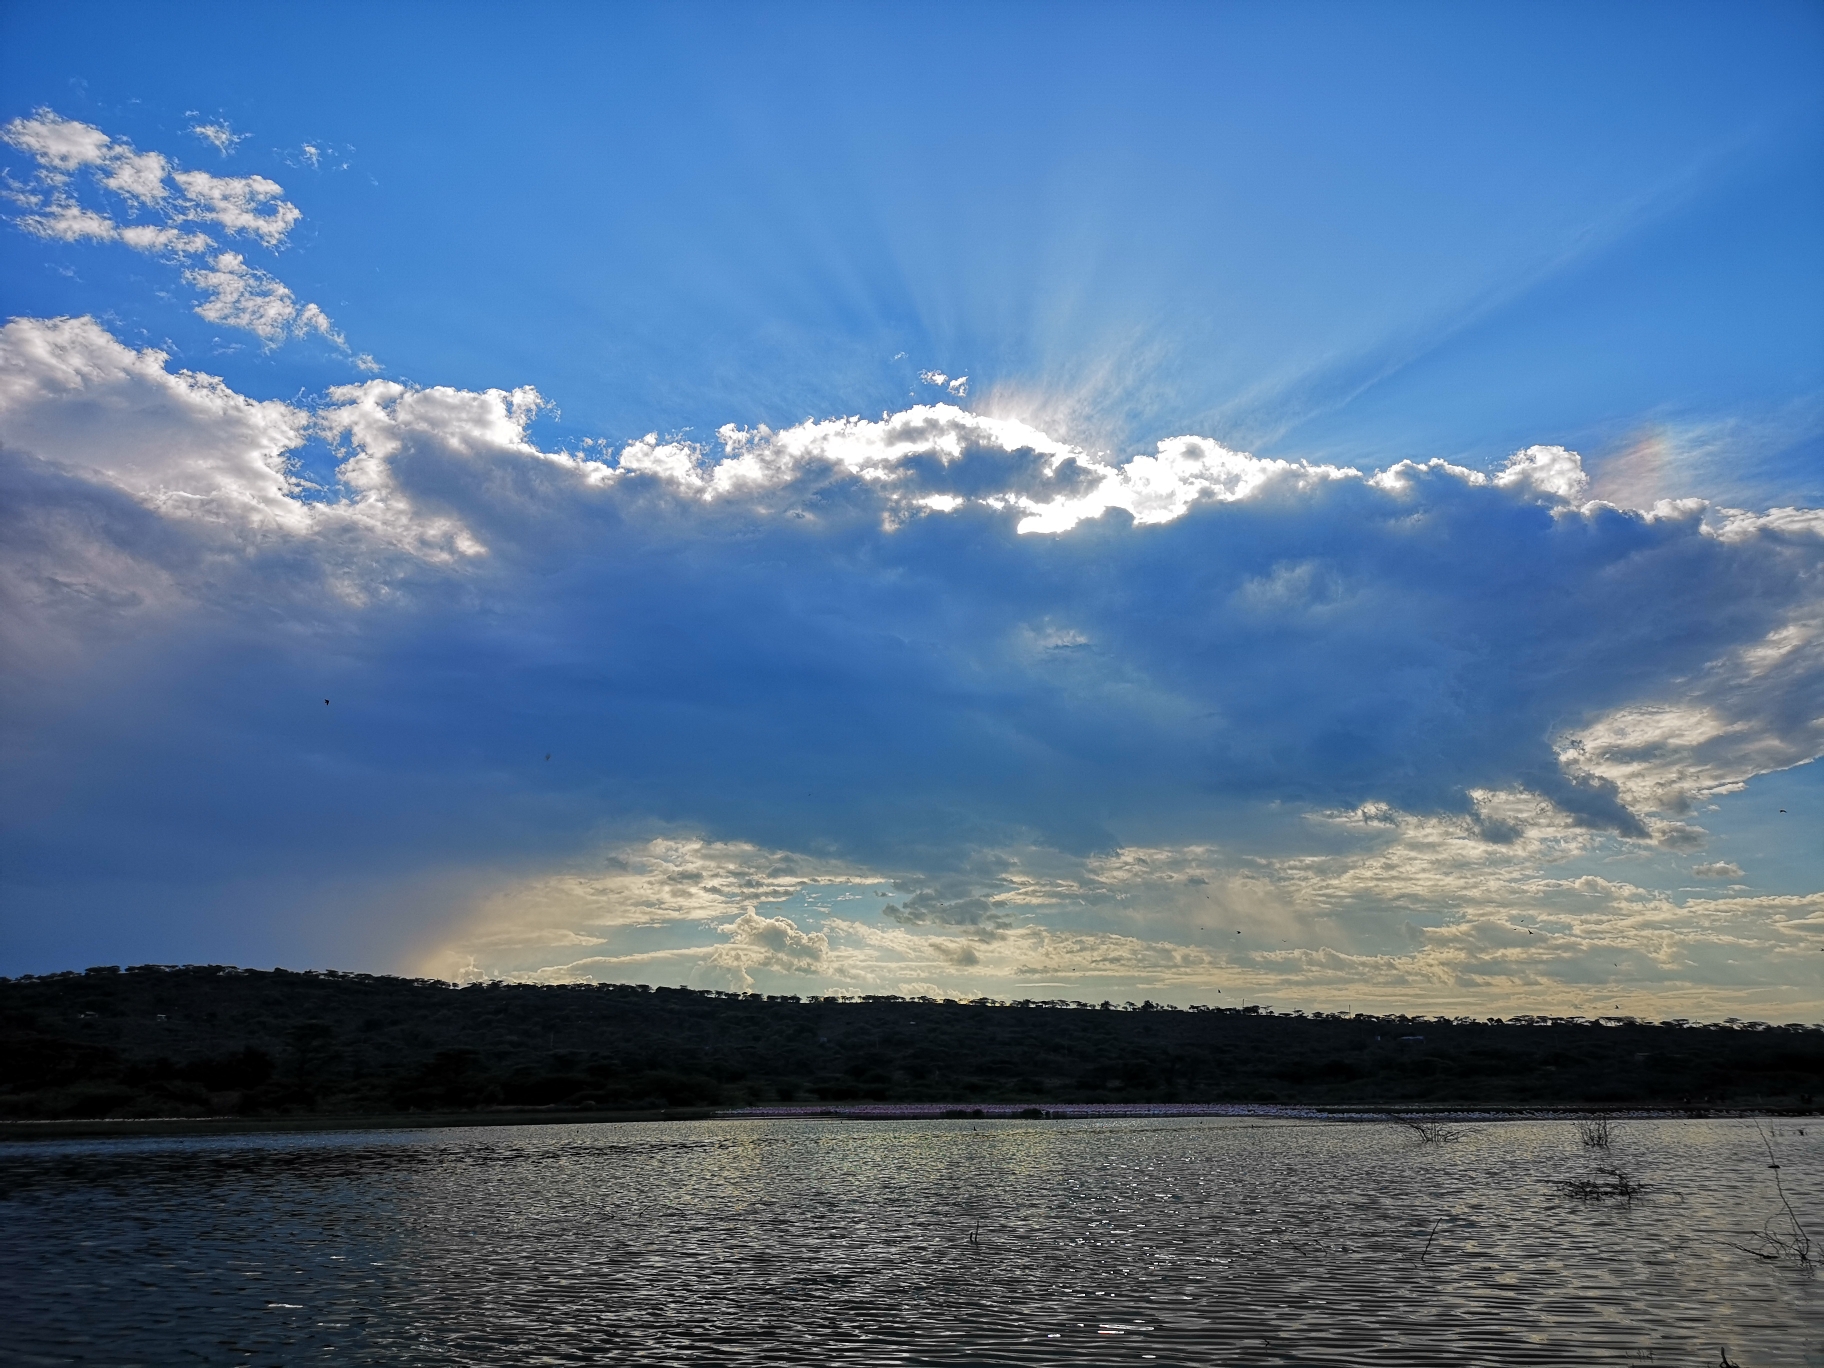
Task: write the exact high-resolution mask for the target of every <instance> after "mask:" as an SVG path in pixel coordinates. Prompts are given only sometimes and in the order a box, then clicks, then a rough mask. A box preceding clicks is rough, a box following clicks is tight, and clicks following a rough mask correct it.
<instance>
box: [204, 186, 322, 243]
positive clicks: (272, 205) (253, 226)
mask: <svg viewBox="0 0 1824 1368" xmlns="http://www.w3.org/2000/svg"><path fill="white" fill-rule="evenodd" d="M172 179H173V180H175V181H176V182H177V183H178V185H180V186H182V187H183V191H184V195H185V197H186V198H187V199H188V200H189V208H188V212H189V214H190V215H191V216H193V217H195V218H199V219H206V220H209V221H210V222H213V223H219V224H221V226H222V227H224V228H226V229H227V230H228V231H229V232H231V233H241V234H245V235H246V236H248V237H252V238H257V239H258V240H259V241H260V242H262V243H264V244H265V245H266V246H268V247H277V246H278V245H279V244H280V243H281V242H283V241H284V240H285V237H286V235H287V234H288V233H290V232H291V230H292V228H293V227H295V226H296V224H297V222H298V219H299V218H300V217H301V215H300V213H299V210H298V207H297V205H295V204H293V203H291V202H290V201H289V200H283V199H280V198H279V196H280V195H282V194H284V193H285V188H284V187H283V186H281V185H279V184H278V183H277V182H276V181H269V180H267V179H266V177H264V176H212V175H210V174H209V173H208V172H207V171H178V172H176V173H174V174H173V176H172Z"/></svg>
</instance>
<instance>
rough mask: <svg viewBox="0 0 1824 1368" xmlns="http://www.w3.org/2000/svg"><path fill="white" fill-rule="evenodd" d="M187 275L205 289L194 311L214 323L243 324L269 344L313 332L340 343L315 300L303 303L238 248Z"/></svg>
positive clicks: (326, 316)
mask: <svg viewBox="0 0 1824 1368" xmlns="http://www.w3.org/2000/svg"><path fill="white" fill-rule="evenodd" d="M184 279H185V280H186V281H187V282H188V283H190V284H191V285H194V286H196V288H197V289H199V290H201V291H203V293H204V299H203V302H202V303H201V304H198V305H197V306H196V312H197V313H198V314H200V315H201V316H202V317H204V318H206V319H208V320H209V321H210V322H211V323H220V324H222V325H223V326H225V327H230V328H241V329H244V330H245V331H247V332H250V333H253V334H254V335H255V336H257V337H260V338H262V339H263V340H264V341H266V342H267V343H268V344H269V345H271V344H276V343H278V342H282V341H284V340H285V338H287V337H301V336H303V335H304V334H305V333H310V332H316V333H321V334H322V335H323V336H325V337H327V338H328V339H329V340H330V341H332V342H335V343H337V344H338V345H341V344H342V341H343V339H342V335H341V334H340V333H339V332H337V331H336V330H335V328H334V326H333V325H332V324H331V323H330V321H329V317H328V315H327V314H325V313H324V312H323V311H322V310H321V309H319V308H318V307H317V306H316V305H315V304H306V305H304V306H303V307H302V308H299V307H298V301H297V298H296V296H294V295H293V294H292V292H291V291H290V290H289V289H288V288H286V286H285V285H284V284H283V283H281V282H280V281H278V280H276V279H275V278H273V277H272V276H270V275H268V274H266V272H264V271H262V270H260V269H259V268H258V267H256V266H249V265H248V264H247V262H246V259H245V258H244V257H242V256H241V255H240V254H239V253H238V252H223V253H221V254H220V255H219V256H217V257H215V258H214V259H213V260H211V261H210V263H209V265H208V267H207V268H200V267H199V268H195V269H192V270H188V271H185V272H184Z"/></svg>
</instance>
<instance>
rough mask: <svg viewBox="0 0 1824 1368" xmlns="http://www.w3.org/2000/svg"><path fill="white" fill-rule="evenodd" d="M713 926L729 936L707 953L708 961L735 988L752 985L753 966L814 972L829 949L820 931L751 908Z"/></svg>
mask: <svg viewBox="0 0 1824 1368" xmlns="http://www.w3.org/2000/svg"><path fill="white" fill-rule="evenodd" d="M716 929H717V930H719V931H720V932H721V933H722V934H723V935H725V936H727V937H728V938H729V939H728V943H727V944H725V945H719V946H717V947H716V948H715V949H714V950H712V951H711V952H710V953H709V956H708V962H709V964H711V965H712V966H714V967H715V968H716V969H719V970H721V971H722V972H723V973H724V974H726V975H727V976H728V980H729V986H731V987H735V988H742V989H746V988H751V987H753V984H754V978H753V975H754V971H756V970H766V971H770V972H772V973H775V974H778V973H786V974H805V973H814V972H816V971H817V969H818V968H819V967H820V966H821V965H822V964H823V961H824V957H825V956H827V955H828V954H829V950H830V939H829V937H828V936H825V935H824V934H822V933H821V932H808V933H807V932H804V931H800V930H799V929H798V928H797V927H796V926H795V925H793V924H792V922H791V921H789V920H788V919H786V918H785V917H762V916H760V915H758V914H757V913H755V912H754V911H753V910H752V909H749V910H748V911H746V912H743V913H742V914H741V915H740V916H739V917H736V918H735V919H734V920H733V921H732V922H728V923H726V924H724V925H722V926H719V927H717V928H716Z"/></svg>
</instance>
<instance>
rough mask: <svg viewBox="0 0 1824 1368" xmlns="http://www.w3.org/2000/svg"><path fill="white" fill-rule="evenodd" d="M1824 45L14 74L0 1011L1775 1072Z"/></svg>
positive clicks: (1161, 12)
mask: <svg viewBox="0 0 1824 1368" xmlns="http://www.w3.org/2000/svg"><path fill="white" fill-rule="evenodd" d="M1821 72H1824V8H1821V7H1819V6H1818V5H1816V4H1778V3H1758V4H1756V3H1749V4H1732V5H1720V4H1717V5H1680V4H1660V5H1651V6H1648V5H1639V4H1602V3H1579V4H1565V5H1554V4H1527V5H1506V6H1504V5H1499V4H1491V5H1480V6H1461V5H1449V4H1437V5H1433V4H1397V3H1390V4H1384V5H1376V6H1363V5H1355V4H1336V5H1332V4H1315V3H1309V4H1298V3H1290V4H1273V5H1267V4H1246V3H1236V4H1227V5H1195V6H1175V5H1122V6H1072V5H1021V4H970V5H942V4H939V5H921V6H916V7H914V6H893V5H878V6H853V5H775V6H737V5H687V4H669V5H663V6H640V5H631V4H630V5H620V6H590V5H538V4H527V5H516V6H513V7H510V8H509V7H502V6H465V5H461V4H438V5H435V6H431V5H425V6H414V5H410V4H397V5H391V6H383V7H374V6H352V5H337V4H322V5H315V6H311V7H307V8H299V7H282V6H246V5H237V6H198V5H182V4H177V5H167V6H157V7H149V6H143V5H116V4H109V5H93V4H88V5H85V4H80V3H77V4H58V5H50V4H30V3H14V4H9V5H7V6H5V7H3V8H0V92H4V93H3V94H0V172H3V175H4V179H3V180H0V195H3V196H4V198H3V199H0V220H3V221H0V291H3V297H0V318H4V319H5V320H6V321H5V323H4V326H3V327H0V690H3V691H4V692H3V693H0V700H3V703H0V828H3V830H0V974H19V973H43V972H50V971H55V970H60V969H67V968H81V967H83V966H85V965H89V964H115V963H119V964H130V963H144V962H153V963H234V964H243V965H249V966H265V965H273V964H282V965H285V966H288V967H292V968H339V969H356V970H367V971H376V972H398V973H409V974H421V975H429V976H435V977H439V978H445V979H452V980H463V981H466V980H473V979H489V978H518V979H530V980H544V981H553V982H561V981H578V980H603V981H613V982H642V983H651V984H683V985H688V986H692V987H698V988H715V989H721V990H726V991H744V992H766V993H799V994H823V995H829V994H834V995H855V994H879V993H891V994H904V995H913V996H920V995H924V996H934V997H959V998H960V997H969V998H974V997H984V996H985V997H994V998H1000V999H1035V1000H1056V999H1062V1000H1082V1001H1091V1002H1095V1001H1103V1000H1112V1001H1115V1002H1117V1003H1119V1002H1123V1001H1143V1000H1152V1001H1155V1002H1169V1003H1178V1004H1190V1003H1210V1004H1213V1005H1237V1006H1238V1005H1242V1004H1244V1003H1261V1004H1268V1005H1271V1006H1273V1007H1274V1008H1276V1009H1278V1010H1304V1011H1320V1010H1321V1011H1357V1012H1366V1011H1373V1012H1389V1011H1391V1012H1412V1013H1424V1014H1443V1015H1473V1016H1492V1015H1499V1016H1514V1015H1525V1014H1553V1015H1582V1016H1590V1017H1596V1016H1605V1015H1606V1016H1640V1017H1648V1018H1653V1019H1676V1018H1689V1019H1702V1020H1718V1019H1724V1018H1729V1017H1736V1018H1741V1019H1748V1020H1771V1021H1789V1020H1802V1021H1818V1020H1820V1019H1824V779H1821V777H1820V776H1821V774H1824V770H1821V769H1820V767H1819V766H1817V765H1816V764H1814V763H1813V762H1814V761H1815V760H1816V758H1817V757H1818V756H1819V755H1820V754H1824V78H1821V77H1820V73H1821Z"/></svg>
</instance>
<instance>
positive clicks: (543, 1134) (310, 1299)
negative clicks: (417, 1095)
mask: <svg viewBox="0 0 1824 1368" xmlns="http://www.w3.org/2000/svg"><path fill="white" fill-rule="evenodd" d="M1800 1124H1802V1123H1799V1122H1784V1121H1782V1122H1776V1123H1766V1122H1763V1123H1762V1125H1763V1128H1764V1129H1765V1130H1766V1131H1767V1132H1768V1134H1769V1136H1770V1138H1771V1141H1772V1143H1773V1145H1774V1146H1775V1149H1776V1152H1777V1154H1778V1157H1779V1159H1780V1161H1781V1163H1782V1168H1781V1170H1780V1177H1781V1178H1782V1179H1783V1180H1784V1181H1785V1184H1786V1190H1787V1194H1788V1196H1789V1197H1790V1198H1791V1199H1792V1201H1793V1203H1794V1205H1795V1207H1796V1208H1797V1209H1798V1212H1799V1215H1800V1218H1801V1220H1805V1221H1808V1222H1809V1223H1810V1224H1811V1225H1812V1229H1813V1232H1814V1234H1824V1143H1820V1142H1821V1140H1824V1135H1821V1134H1820V1132H1821V1131H1824V1127H1819V1126H1815V1125H1808V1126H1806V1127H1805V1129H1806V1131H1807V1132H1808V1133H1807V1134H1804V1135H1801V1134H1800V1133H1799V1131H1798V1127H1799V1125H1800ZM1461 1129H1462V1134H1461V1137H1460V1138H1458V1139H1456V1140H1454V1141H1452V1142H1449V1143H1445V1144H1427V1143H1424V1142H1422V1141H1421V1140H1420V1139H1418V1137H1416V1136H1415V1135H1413V1134H1412V1133H1411V1132H1409V1131H1407V1130H1405V1129H1403V1128H1400V1127H1396V1126H1391V1125H1347V1124H1335V1123H1330V1124H1324V1123H1317V1124H1296V1123H1285V1122H1260V1121H1239V1120H1232V1119H1172V1120H1123V1121H1090V1122H1085V1121H999V1122H996V1121H973V1122H972V1121H894V1122H854V1121H838V1120H812V1121H711V1122H690V1123H678V1124H661V1125H631V1124H601V1125H584V1126H527V1127H488V1128H476V1129H468V1130H425V1131H392V1132H376V1131H365V1132H344V1133H331V1134H304V1135H297V1134H293V1135H250V1136H223V1137H208V1138H147V1139H135V1140H119V1139H116V1140H107V1141H39V1142H28V1143H17V1144H13V1145H9V1146H6V1147H4V1148H0V1293H3V1296H4V1303H5V1306H6V1308H7V1309H6V1311H5V1313H4V1324H3V1327H0V1341H3V1342H0V1363H4V1364H7V1365H15V1364H17V1365H26V1364H31V1365H50V1364H78V1363H80V1364H110V1365H113V1364H119V1365H126V1364H146V1365H158V1366H159V1368H164V1365H172V1364H189V1363H196V1364H218V1363H220V1364H315V1363H325V1364H336V1363H341V1364H387V1365H392V1364H398V1365H408V1364H410V1365H424V1364H520V1363H528V1364H557V1365H564V1364H600V1363H609V1362H612V1363H616V1364H636V1363H652V1364H677V1363H747V1362H754V1363H794V1364H808V1363H817V1364H824V1363H833V1364H849V1363H854V1364H861V1363H866V1364H965V1363H967V1364H1098V1365H1100V1364H1128V1363H1132V1364H1136V1365H1138V1364H1150V1363H1157V1364H1161V1365H1164V1364H1246V1365H1268V1364H1299V1365H1306V1364H1309V1365H1317V1364H1326V1365H1345V1364H1346V1365H1361V1364H1368V1363H1372V1364H1387V1365H1401V1364H1423V1365H1453V1366H1454V1365H1467V1364H1551V1365H1563V1364H1570V1363H1576V1364H1593V1363H1615V1364H1666V1365H1674V1364H1678V1365H1698V1364H1716V1363H1718V1362H1719V1351H1720V1348H1721V1347H1722V1346H1725V1345H1726V1346H1727V1347H1728V1352H1729V1356H1730V1358H1731V1359H1732V1360H1733V1361H1735V1362H1736V1363H1739V1364H1742V1365H1744V1368H1772V1365H1786V1364H1795V1365H1796V1364H1808V1365H1824V1288H1821V1287H1820V1283H1821V1282H1824V1279H1819V1278H1817V1277H1814V1276H1811V1275H1810V1274H1809V1273H1808V1272H1807V1271H1806V1270H1804V1269H1802V1268H1800V1267H1798V1266H1797V1265H1796V1264H1794V1263H1791V1262H1786V1263H1779V1262H1766V1261H1763V1260H1760V1259H1757V1258H1755V1257H1753V1256H1752V1255H1750V1254H1749V1253H1747V1252H1745V1251H1744V1250H1743V1249H1741V1248H1738V1247H1736V1246H1738V1245H1749V1246H1752V1245H1754V1244H1755V1243H1756V1240H1755V1236H1756V1232H1758V1231H1759V1230H1760V1229H1761V1228H1762V1226H1763V1224H1764V1223H1766V1222H1768V1221H1774V1220H1775V1219H1776V1218H1778V1217H1780V1213H1781V1207H1780V1204H1779V1200H1778V1197H1777V1195H1776V1193H1775V1190H1774V1185H1773V1176H1774V1175H1773V1173H1772V1171H1771V1170H1770V1169H1769V1168H1768V1157H1767V1153H1766V1151H1765V1149H1764V1148H1763V1142H1762V1138H1761V1135H1760V1133H1758V1132H1757V1130H1756V1128H1755V1125H1754V1123H1753V1122H1749V1121H1734V1120H1730V1121H1629V1122H1625V1123H1622V1124H1621V1125H1620V1127H1619V1135H1618V1139H1617V1145H1616V1148H1615V1149H1614V1150H1613V1151H1612V1152H1610V1153H1607V1154H1604V1153H1602V1152H1600V1151H1593V1150H1589V1149H1587V1148H1586V1147H1584V1146H1583V1145H1582V1144H1581V1143H1580V1141H1579V1138H1578V1135H1577V1131H1576V1128H1575V1127H1574V1126H1573V1125H1572V1124H1571V1123H1568V1122H1563V1121H1558V1122H1507V1123H1501V1124H1490V1125H1480V1126H1466V1127H1463V1128H1461ZM1601 1167H1609V1168H1622V1169H1625V1170H1626V1171H1627V1172H1629V1173H1630V1174H1631V1175H1633V1176H1634V1177H1635V1178H1636V1179H1638V1180H1639V1181H1641V1182H1643V1183H1645V1184H1646V1185H1647V1186H1646V1191H1645V1192H1644V1193H1643V1194H1642V1195H1641V1196H1640V1197H1638V1198H1636V1199H1635V1200H1634V1201H1633V1202H1632V1203H1631V1204H1630V1203H1620V1202H1616V1201H1613V1200H1610V1201H1600V1202H1592V1201H1582V1200H1577V1199H1575V1198H1573V1197H1570V1196H1567V1195H1566V1194H1565V1193H1564V1191H1563V1190H1562V1189H1561V1187H1560V1186H1559V1184H1560V1183H1562V1182H1563V1181H1564V1180H1567V1179H1574V1178H1578V1177H1590V1176H1599V1175H1597V1174H1596V1170H1598V1169H1599V1168H1601ZM1782 1225H1783V1222H1778V1221H1776V1224H1775V1225H1774V1226H1773V1228H1774V1229H1776V1230H1777V1229H1781V1228H1782Z"/></svg>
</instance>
